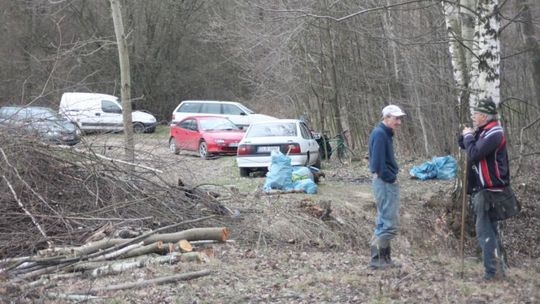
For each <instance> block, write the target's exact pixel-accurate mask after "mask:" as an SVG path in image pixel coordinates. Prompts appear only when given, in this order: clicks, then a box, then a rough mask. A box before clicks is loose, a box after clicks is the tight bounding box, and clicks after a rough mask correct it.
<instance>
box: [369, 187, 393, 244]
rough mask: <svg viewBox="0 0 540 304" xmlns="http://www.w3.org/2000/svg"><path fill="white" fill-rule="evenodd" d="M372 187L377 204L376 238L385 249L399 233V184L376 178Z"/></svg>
mask: <svg viewBox="0 0 540 304" xmlns="http://www.w3.org/2000/svg"><path fill="white" fill-rule="evenodd" d="M372 185H373V194H374V195H375V201H376V202H377V217H376V219H375V231H374V237H376V239H378V241H379V243H380V245H381V247H382V248H385V247H387V245H389V243H390V240H391V239H393V238H394V237H395V236H396V235H397V234H398V232H399V184H398V183H397V182H395V183H393V184H390V183H387V182H385V181H383V180H382V179H380V178H378V177H376V178H373V183H372Z"/></svg>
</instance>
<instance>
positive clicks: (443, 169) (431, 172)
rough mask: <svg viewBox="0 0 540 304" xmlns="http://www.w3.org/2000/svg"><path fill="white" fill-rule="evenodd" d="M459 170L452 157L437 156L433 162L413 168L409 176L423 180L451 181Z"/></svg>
mask: <svg viewBox="0 0 540 304" xmlns="http://www.w3.org/2000/svg"><path fill="white" fill-rule="evenodd" d="M457 168H458V165H457V162H456V160H455V159H454V158H453V157H452V156H451V155H447V156H435V157H433V159H432V160H431V161H427V162H425V163H423V164H421V165H418V166H414V167H412V169H411V170H410V171H409V174H410V175H411V176H414V177H417V178H419V179H421V180H426V179H432V178H437V179H451V178H454V177H455V176H456V172H457Z"/></svg>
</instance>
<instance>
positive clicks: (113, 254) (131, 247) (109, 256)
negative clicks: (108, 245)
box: [91, 242, 143, 261]
mask: <svg viewBox="0 0 540 304" xmlns="http://www.w3.org/2000/svg"><path fill="white" fill-rule="evenodd" d="M142 245H143V242H139V243H137V244H132V245H129V246H126V247H124V248H120V249H118V250H117V251H113V252H110V253H107V254H105V255H101V256H98V257H96V258H93V259H92V260H91V261H103V260H111V259H114V258H116V257H118V256H121V255H122V254H124V253H126V252H128V251H130V250H135V249H137V248H140V247H141V246H142Z"/></svg>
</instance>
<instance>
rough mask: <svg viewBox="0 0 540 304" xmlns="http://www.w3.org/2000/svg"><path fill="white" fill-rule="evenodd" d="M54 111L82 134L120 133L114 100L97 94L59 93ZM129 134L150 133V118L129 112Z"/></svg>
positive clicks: (152, 121)
mask: <svg viewBox="0 0 540 304" xmlns="http://www.w3.org/2000/svg"><path fill="white" fill-rule="evenodd" d="M58 112H59V113H60V114H61V115H63V116H64V117H66V118H68V119H69V120H71V121H72V122H74V123H76V124H77V125H78V126H79V128H80V129H81V130H83V131H86V132H94V131H112V132H121V131H123V130H124V124H123V120H124V119H123V116H122V105H121V104H120V102H119V101H118V97H116V96H112V95H107V94H99V93H80V92H67V93H64V94H62V98H61V99H60V107H59V109H58ZM131 119H132V121H133V132H135V133H143V132H144V133H153V132H154V131H155V129H156V126H157V120H156V118H155V117H154V115H152V114H150V113H146V112H142V111H133V112H132V113H131Z"/></svg>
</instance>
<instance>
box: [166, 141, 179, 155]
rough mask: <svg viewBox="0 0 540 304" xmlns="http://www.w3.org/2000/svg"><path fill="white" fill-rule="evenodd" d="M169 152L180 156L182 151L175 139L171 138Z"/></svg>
mask: <svg viewBox="0 0 540 304" xmlns="http://www.w3.org/2000/svg"><path fill="white" fill-rule="evenodd" d="M169 150H170V151H171V152H172V153H173V154H176V155H178V154H180V149H178V147H177V146H176V140H175V139H174V137H171V138H169Z"/></svg>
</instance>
